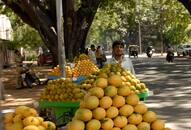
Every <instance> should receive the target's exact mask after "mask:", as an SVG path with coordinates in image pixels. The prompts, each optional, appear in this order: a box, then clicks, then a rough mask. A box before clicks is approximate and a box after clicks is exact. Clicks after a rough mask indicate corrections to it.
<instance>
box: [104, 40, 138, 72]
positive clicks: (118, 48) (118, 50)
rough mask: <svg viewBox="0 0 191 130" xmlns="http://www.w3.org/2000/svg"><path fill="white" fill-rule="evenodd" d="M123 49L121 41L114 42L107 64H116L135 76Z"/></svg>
mask: <svg viewBox="0 0 191 130" xmlns="http://www.w3.org/2000/svg"><path fill="white" fill-rule="evenodd" d="M124 47H125V45H124V43H123V42H122V41H114V42H113V45H112V58H111V59H109V60H108V63H118V64H120V65H121V66H122V67H123V68H125V69H127V70H129V71H130V72H131V73H132V74H133V75H135V70H134V67H133V64H132V62H131V59H130V58H128V57H125V54H124Z"/></svg>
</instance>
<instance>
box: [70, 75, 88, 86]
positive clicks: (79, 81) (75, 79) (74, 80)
mask: <svg viewBox="0 0 191 130" xmlns="http://www.w3.org/2000/svg"><path fill="white" fill-rule="evenodd" d="M72 79H73V82H74V83H76V84H80V83H81V82H82V81H83V80H85V79H86V77H85V76H79V77H73V78H72Z"/></svg>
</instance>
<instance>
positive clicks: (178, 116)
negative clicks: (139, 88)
mask: <svg viewBox="0 0 191 130" xmlns="http://www.w3.org/2000/svg"><path fill="white" fill-rule="evenodd" d="M132 61H133V63H134V67H135V72H136V76H137V78H138V79H140V80H141V81H142V82H144V83H146V84H147V86H148V87H149V88H150V90H154V92H155V94H154V95H152V96H149V97H148V99H147V100H146V101H145V103H146V104H147V106H148V107H149V109H150V110H153V111H155V112H156V113H157V115H158V117H159V118H161V119H164V120H165V121H166V126H168V127H171V128H172V129H173V130H191V112H190V110H191V58H175V62H174V63H167V62H166V61H165V57H164V56H163V57H160V56H157V57H153V58H151V59H149V58H146V57H141V58H137V59H133V58H132Z"/></svg>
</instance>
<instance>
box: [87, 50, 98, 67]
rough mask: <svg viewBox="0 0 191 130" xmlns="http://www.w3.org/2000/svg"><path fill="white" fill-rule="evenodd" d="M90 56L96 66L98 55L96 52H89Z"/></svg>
mask: <svg viewBox="0 0 191 130" xmlns="http://www.w3.org/2000/svg"><path fill="white" fill-rule="evenodd" d="M88 56H89V57H90V60H91V61H92V62H93V63H95V64H96V54H95V51H92V50H89V52H88Z"/></svg>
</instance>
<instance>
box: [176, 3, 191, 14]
mask: <svg viewBox="0 0 191 130" xmlns="http://www.w3.org/2000/svg"><path fill="white" fill-rule="evenodd" d="M178 1H179V2H181V3H182V4H183V5H184V7H185V8H186V9H187V10H188V11H189V13H190V14H191V0H178Z"/></svg>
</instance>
